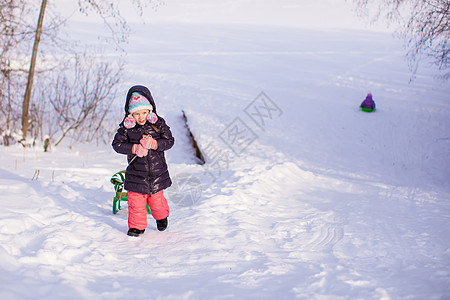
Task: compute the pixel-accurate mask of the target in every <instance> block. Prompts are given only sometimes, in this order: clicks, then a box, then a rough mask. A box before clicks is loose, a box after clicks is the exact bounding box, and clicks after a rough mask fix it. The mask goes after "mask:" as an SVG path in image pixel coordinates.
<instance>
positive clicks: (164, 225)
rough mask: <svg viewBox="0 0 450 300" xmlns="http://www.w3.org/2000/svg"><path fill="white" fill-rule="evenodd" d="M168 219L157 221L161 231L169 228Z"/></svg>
mask: <svg viewBox="0 0 450 300" xmlns="http://www.w3.org/2000/svg"><path fill="white" fill-rule="evenodd" d="M167 223H168V222H167V218H165V219H162V220H156V227H158V230H159V231H164V230H166V228H167Z"/></svg>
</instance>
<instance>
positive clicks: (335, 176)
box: [0, 23, 450, 299]
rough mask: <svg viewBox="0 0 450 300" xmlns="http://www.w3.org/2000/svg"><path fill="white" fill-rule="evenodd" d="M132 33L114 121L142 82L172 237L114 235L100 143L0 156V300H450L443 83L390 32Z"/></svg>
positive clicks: (117, 225)
mask: <svg viewBox="0 0 450 300" xmlns="http://www.w3.org/2000/svg"><path fill="white" fill-rule="evenodd" d="M79 30H82V28H79ZM133 30H134V32H133V35H132V36H131V39H130V43H129V48H128V49H127V51H128V52H129V54H128V60H129V64H128V65H127V70H128V71H130V75H129V76H128V79H127V81H126V82H124V90H123V99H118V100H117V103H116V104H117V110H118V111H119V115H120V114H121V109H122V104H123V103H122V102H123V101H124V98H125V95H126V91H127V88H128V87H130V86H131V85H133V84H145V85H147V86H148V87H149V88H150V89H151V90H152V92H153V95H154V98H155V100H156V103H157V105H158V112H159V113H160V114H161V115H162V116H164V117H165V119H166V120H167V122H168V124H169V125H170V126H171V128H172V131H173V134H174V136H175V138H176V143H175V146H174V148H173V149H171V150H169V151H168V152H167V154H166V155H167V158H168V161H169V168H170V172H171V174H172V177H173V179H174V185H173V187H172V188H170V189H169V190H167V193H166V195H167V197H168V199H169V204H170V206H171V215H170V219H169V228H168V230H167V231H165V232H158V231H157V230H156V229H155V227H156V226H155V225H156V224H155V223H154V221H153V220H152V218H151V217H149V227H148V229H147V231H146V232H145V234H144V235H142V236H141V237H139V238H132V237H128V236H127V235H126V231H127V215H126V214H127V211H126V208H125V209H124V210H123V211H121V212H119V214H117V215H113V214H112V197H113V189H112V185H111V183H110V182H109V179H110V177H111V175H112V174H114V172H116V171H118V170H121V169H124V168H125V166H126V161H125V157H123V156H121V155H119V154H116V153H115V152H114V151H113V150H112V148H111V147H110V145H81V146H77V147H75V148H73V149H68V148H65V147H59V148H53V149H52V152H50V153H44V152H43V151H42V149H23V148H20V147H8V148H6V147H1V148H0V153H1V155H0V194H1V195H2V197H1V200H0V201H1V202H0V203H1V210H0V298H1V299H223V298H226V299H236V298H237V299H274V298H277V299H293V298H300V299H447V298H449V297H450V232H449V231H450V229H449V227H448V224H449V222H450V208H449V204H450V202H449V197H450V188H449V186H448V183H449V179H448V178H450V171H449V165H450V164H449V162H450V119H449V112H450V111H449V109H450V102H449V100H450V99H449V92H450V87H449V85H448V82H440V81H439V80H436V79H435V78H433V76H434V75H435V73H434V71H433V70H431V69H426V68H422V69H420V70H419V73H418V74H417V78H416V79H415V80H414V81H413V82H412V83H409V80H410V72H409V70H408V68H407V65H406V62H405V60H404V58H403V52H404V51H403V49H402V47H401V43H400V42H399V41H397V40H394V39H393V38H392V37H391V36H390V35H389V34H387V33H380V32H378V33H377V32H367V31H358V30H349V29H335V30H331V29H314V28H310V29H306V28H293V27H282V26H262V25H254V24H248V25H221V24H214V25H208V26H206V25H205V24H188V23H183V24H175V23H161V24H151V25H136V26H134V27H133ZM368 90H370V91H372V93H373V95H374V99H375V102H376V104H377V111H376V112H374V113H370V114H368V113H363V112H361V111H359V109H358V106H359V104H360V102H361V101H362V100H363V99H364V97H365V96H366V92H367V91H368ZM181 109H184V111H185V112H186V113H187V117H188V119H189V125H190V128H191V129H192V131H193V132H194V134H195V136H196V137H197V139H198V142H199V144H200V146H201V148H202V150H203V151H204V154H205V155H206V157H207V161H208V162H207V164H205V165H203V166H202V165H198V164H196V160H195V159H194V157H193V155H192V149H191V147H190V144H189V140H188V137H187V134H186V130H185V127H184V123H183V121H182V118H181ZM120 121H121V120H117V123H118V122H120ZM112 138H113V137H112V136H111V139H112Z"/></svg>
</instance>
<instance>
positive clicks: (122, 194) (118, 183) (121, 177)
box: [111, 170, 152, 214]
mask: <svg viewBox="0 0 450 300" xmlns="http://www.w3.org/2000/svg"><path fill="white" fill-rule="evenodd" d="M124 182H125V170H124V171H119V172H117V173H116V174H114V175H113V176H112V177H111V183H112V184H113V185H114V191H115V196H114V197H113V214H117V212H118V211H119V210H120V209H121V208H122V205H121V202H122V201H128V192H127V191H125V190H124V189H123V183H124ZM147 212H148V213H149V214H151V213H152V212H151V211H150V207H149V206H148V204H147Z"/></svg>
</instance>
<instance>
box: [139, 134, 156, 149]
mask: <svg viewBox="0 0 450 300" xmlns="http://www.w3.org/2000/svg"><path fill="white" fill-rule="evenodd" d="M141 145H142V147H144V148H145V149H152V150H156V149H158V142H157V141H156V140H154V139H153V138H152V137H151V136H144V137H143V138H142V139H141Z"/></svg>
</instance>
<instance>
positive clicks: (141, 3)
mask: <svg viewBox="0 0 450 300" xmlns="http://www.w3.org/2000/svg"><path fill="white" fill-rule="evenodd" d="M9 1H14V0H9ZM129 1H131V3H132V5H133V6H134V7H135V8H137V9H138V11H141V12H142V8H143V7H145V6H146V5H147V4H148V3H151V2H152V0H129ZM78 5H79V7H80V11H81V12H83V13H85V14H88V12H89V11H94V12H95V13H97V14H99V15H100V17H101V18H102V19H103V20H104V22H105V24H106V25H107V26H108V27H109V28H110V29H111V32H112V34H113V38H114V40H115V41H116V42H118V43H120V42H124V41H126V38H127V36H128V34H129V29H128V26H127V25H126V20H125V19H124V18H123V17H122V15H121V14H120V8H119V6H118V4H115V3H114V2H113V1H109V0H78ZM156 5H157V4H156ZM46 6H47V0H42V2H41V9H40V13H39V19H38V25H37V27H36V31H35V33H36V35H35V40H34V46H33V52H32V56H31V63H30V69H29V72H28V82H27V86H26V91H25V96H24V100H23V106H22V137H23V141H24V143H25V142H26V138H27V132H28V127H29V107H30V101H31V96H32V88H33V80H34V70H35V66H36V59H37V54H38V47H39V43H40V39H41V34H42V30H43V21H44V15H45V10H46ZM114 28H118V29H119V30H118V31H117V30H115V29H114Z"/></svg>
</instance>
